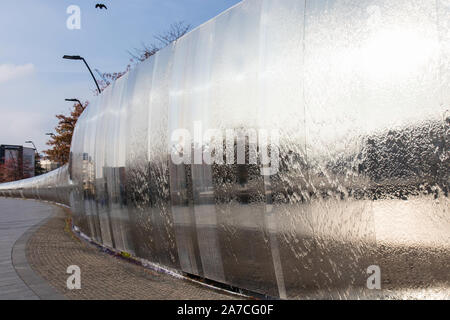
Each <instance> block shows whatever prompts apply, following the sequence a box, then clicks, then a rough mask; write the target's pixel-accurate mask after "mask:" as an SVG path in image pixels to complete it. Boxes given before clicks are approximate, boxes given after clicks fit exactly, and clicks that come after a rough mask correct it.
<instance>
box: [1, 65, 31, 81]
mask: <svg viewBox="0 0 450 320" xmlns="http://www.w3.org/2000/svg"><path fill="white" fill-rule="evenodd" d="M34 70H35V68H34V65H33V64H32V63H27V64H24V65H14V64H0V83H2V82H6V81H9V80H12V79H17V78H20V77H24V76H27V75H30V74H32V73H33V72H34Z"/></svg>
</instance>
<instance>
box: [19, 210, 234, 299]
mask: <svg viewBox="0 0 450 320" xmlns="http://www.w3.org/2000/svg"><path fill="white" fill-rule="evenodd" d="M69 212H70V211H69V210H68V209H63V208H60V209H59V210H56V214H55V215H53V217H51V218H50V219H49V220H48V221H47V222H46V223H45V224H43V225H42V226H41V227H40V228H39V229H37V231H36V232H35V233H34V234H33V235H31V237H30V238H29V240H28V243H27V246H26V257H27V260H28V263H29V264H30V266H31V268H32V269H33V270H34V271H35V272H36V273H38V274H39V275H40V276H41V277H42V278H44V279H46V280H47V281H48V282H49V283H50V284H51V286H52V287H54V288H55V289H56V290H57V291H58V292H60V293H61V294H63V295H64V296H65V297H67V298H69V299H77V300H84V299H87V300H98V299H108V300H110V299H121V300H122V299H124V300H130V299H132V300H166V299H167V300H178V299H183V300H210V299H214V300H223V299H237V298H239V297H238V296H235V295H231V294H227V293H226V292H223V291H218V290H214V289H211V288H208V287H205V286H202V285H200V284H197V283H194V282H191V281H189V280H183V279H177V278H175V277H173V276H170V275H167V274H163V273H159V272H156V271H153V270H148V269H146V268H143V267H142V266H139V265H135V264H133V263H130V262H128V261H126V260H123V259H120V258H117V257H114V256H112V255H109V254H107V253H104V252H102V251H101V250H100V249H99V248H96V247H94V246H92V245H90V244H88V243H86V242H84V241H82V240H80V239H78V238H77V237H76V236H75V235H74V234H73V233H72V232H71V231H70V228H68V227H67V225H68V217H69V215H70V213H69ZM70 265H77V266H79V267H80V269H81V290H68V289H67V287H66V281H67V278H68V276H69V275H68V274H66V269H67V267H68V266H70Z"/></svg>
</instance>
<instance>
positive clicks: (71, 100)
mask: <svg viewBox="0 0 450 320" xmlns="http://www.w3.org/2000/svg"><path fill="white" fill-rule="evenodd" d="M66 101H67V102H78V104H79V105H80V106H83V104H82V103H81V101H80V100H78V99H66Z"/></svg>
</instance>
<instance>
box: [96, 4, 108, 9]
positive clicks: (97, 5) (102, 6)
mask: <svg viewBox="0 0 450 320" xmlns="http://www.w3.org/2000/svg"><path fill="white" fill-rule="evenodd" d="M95 8H96V9H106V10H108V8H107V7H106V6H105V5H104V4H103V3H97V4H96V5H95Z"/></svg>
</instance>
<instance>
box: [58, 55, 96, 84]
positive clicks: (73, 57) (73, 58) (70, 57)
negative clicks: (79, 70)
mask: <svg viewBox="0 0 450 320" xmlns="http://www.w3.org/2000/svg"><path fill="white" fill-rule="evenodd" d="M63 59H67V60H83V62H84V64H85V65H86V67H87V68H88V70H89V73H90V74H91V76H92V79H94V82H95V84H96V86H97V89H98V93H101V92H102V90H100V87H99V85H98V83H97V80H96V79H95V77H94V74H93V73H92V70H91V68H89V65H88V64H87V62H86V60H85V59H84V58H83V57H80V56H68V55H65V56H63Z"/></svg>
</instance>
